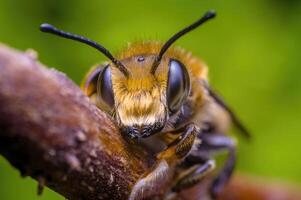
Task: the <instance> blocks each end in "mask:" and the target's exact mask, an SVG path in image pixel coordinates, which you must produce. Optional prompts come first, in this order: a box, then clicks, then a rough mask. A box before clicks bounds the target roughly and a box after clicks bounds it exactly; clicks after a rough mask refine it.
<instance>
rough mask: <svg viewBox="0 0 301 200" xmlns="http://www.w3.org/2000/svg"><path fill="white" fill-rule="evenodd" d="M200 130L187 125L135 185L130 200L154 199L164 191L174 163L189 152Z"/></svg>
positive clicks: (170, 177)
mask: <svg viewBox="0 0 301 200" xmlns="http://www.w3.org/2000/svg"><path fill="white" fill-rule="evenodd" d="M198 131H199V130H198V128H197V127H196V126H195V125H192V124H190V125H187V126H186V129H185V131H184V132H183V133H181V134H180V136H179V137H178V138H176V139H175V140H174V141H173V142H172V143H171V144H169V145H168V146H167V148H166V149H165V150H164V151H162V152H160V153H159V154H158V155H157V162H156V164H155V165H154V166H153V167H152V169H151V170H150V171H149V172H147V173H146V174H145V175H144V176H143V178H141V179H140V180H139V181H138V182H137V183H136V184H135V185H134V186H133V188H132V191H131V194H130V197H129V200H137V199H146V198H151V199H154V198H155V197H156V195H157V196H160V195H161V194H162V193H164V192H165V190H164V188H166V187H167V186H168V185H169V184H170V182H171V180H172V176H173V171H172V170H173V169H174V167H173V165H175V164H176V163H177V162H176V161H178V160H180V159H182V158H184V157H185V156H186V155H187V154H188V153H189V151H190V150H191V148H192V145H193V143H194V140H195V137H196V135H197V133H198Z"/></svg>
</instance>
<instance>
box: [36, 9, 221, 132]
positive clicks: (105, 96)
mask: <svg viewBox="0 0 301 200" xmlns="http://www.w3.org/2000/svg"><path fill="white" fill-rule="evenodd" d="M214 16H215V12H212V11H210V12H207V13H206V14H205V15H204V16H203V17H202V18H201V19H199V20H198V21H196V22H194V23H193V24H191V25H190V26H188V27H185V28H184V29H182V30H181V31H179V32H177V33H176V34H174V35H173V36H172V37H171V38H170V39H169V40H168V41H167V42H166V43H164V45H162V46H160V48H159V49H157V48H144V46H142V48H137V49H136V50H129V51H126V53H124V54H132V55H130V56H125V57H123V58H121V59H120V60H119V59H116V58H115V57H114V56H113V55H112V54H111V53H110V52H109V51H108V50H107V49H106V48H104V47H103V46H102V45H100V44H98V43H96V42H94V41H92V40H90V39H87V38H85V37H83V36H80V35H75V34H72V33H68V32H64V31H62V30H59V29H57V28H56V27H53V26H52V25H49V24H42V25H41V26H40V29H41V31H43V32H47V33H51V34H55V35H58V36H60V37H64V38H67V39H72V40H76V41H79V42H82V43H85V44H87V45H89V46H91V47H94V48H95V49H97V50H99V51H100V52H101V53H103V54H104V55H105V56H106V57H107V58H109V59H110V61H111V64H110V65H108V66H107V67H105V68H104V69H103V70H102V71H101V72H100V75H99V78H98V81H97V95H98V99H99V102H100V104H101V107H102V105H103V104H105V106H104V107H102V108H105V109H107V108H109V109H111V110H113V111H114V113H115V115H114V116H115V117H116V120H117V122H118V123H119V125H120V127H121V129H122V130H123V131H124V132H125V133H127V134H128V135H130V136H132V137H148V136H150V135H152V134H153V133H156V132H158V131H160V130H161V129H162V128H164V125H165V123H166V122H167V120H168V118H169V117H170V116H171V115H175V113H179V112H178V111H179V110H180V108H181V107H182V105H183V102H184V101H185V99H186V98H187V96H188V94H189V90H190V78H189V75H188V72H187V70H186V66H184V64H183V63H182V62H181V59H179V60H176V59H174V57H175V55H167V56H164V55H166V54H168V52H167V51H168V49H169V48H170V47H171V45H172V44H173V43H174V42H175V41H176V40H177V39H179V38H180V37H182V36H183V35H185V34H186V33H188V32H190V31H192V30H194V29H195V28H197V27H198V26H200V25H201V24H203V23H204V22H206V21H207V20H209V19H212V18H213V17H214ZM146 47H147V46H146ZM149 47H151V45H149ZM135 51H138V52H137V53H135V54H133V53H134V52H135ZM186 59H187V57H186ZM194 76H196V75H194ZM192 77H193V76H192ZM92 88H93V87H92Z"/></svg>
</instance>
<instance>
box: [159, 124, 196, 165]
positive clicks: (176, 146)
mask: <svg viewBox="0 0 301 200" xmlns="http://www.w3.org/2000/svg"><path fill="white" fill-rule="evenodd" d="M182 129H184V132H182V133H181V135H180V136H179V137H178V138H176V139H175V140H174V141H173V142H172V143H170V144H169V145H168V146H167V148H166V149H165V150H164V151H162V152H161V153H159V154H158V155H157V158H158V159H166V160H168V161H173V160H177V159H182V158H184V157H185V156H186V155H187V154H188V153H189V151H190V150H191V148H192V146H193V143H194V141H195V138H196V135H197V133H198V132H199V128H198V127H196V126H195V125H194V124H188V125H186V126H185V127H184V128H181V129H179V130H178V131H177V132H180V131H182Z"/></svg>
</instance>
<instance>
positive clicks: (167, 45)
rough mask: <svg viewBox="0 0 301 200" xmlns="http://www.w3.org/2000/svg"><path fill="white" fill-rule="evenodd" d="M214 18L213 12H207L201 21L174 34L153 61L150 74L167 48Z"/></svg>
mask: <svg viewBox="0 0 301 200" xmlns="http://www.w3.org/2000/svg"><path fill="white" fill-rule="evenodd" d="M215 16H216V13H215V11H213V10H210V11H208V12H207V13H206V14H205V15H204V16H203V17H202V18H201V19H199V20H198V21H196V22H194V23H193V24H191V25H190V26H187V27H185V28H184V29H182V30H180V31H179V32H177V33H176V34H174V35H173V36H172V37H171V38H170V39H169V40H168V41H167V42H166V43H165V44H164V45H163V46H162V48H161V50H160V53H159V54H158V56H157V57H156V58H155V61H154V63H153V66H152V68H151V73H152V74H155V72H156V70H157V68H158V66H159V64H160V62H161V60H162V57H163V55H164V54H165V52H166V51H167V50H168V48H169V47H170V46H171V45H172V44H173V43H174V42H175V41H176V40H177V39H179V38H180V37H182V36H183V35H185V34H186V33H188V32H190V31H192V30H194V29H195V28H197V27H199V26H200V25H202V24H203V23H204V22H206V21H208V20H209V19H212V18H214V17H215Z"/></svg>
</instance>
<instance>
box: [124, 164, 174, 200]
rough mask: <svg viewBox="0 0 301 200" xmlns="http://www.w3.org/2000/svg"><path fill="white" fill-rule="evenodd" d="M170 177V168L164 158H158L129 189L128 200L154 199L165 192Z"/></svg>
mask: <svg viewBox="0 0 301 200" xmlns="http://www.w3.org/2000/svg"><path fill="white" fill-rule="evenodd" d="M171 178H172V170H171V167H170V166H169V164H168V163H167V162H166V161H165V160H158V161H157V162H156V163H155V164H154V166H153V167H152V168H151V169H150V170H149V172H147V173H145V175H144V176H143V177H142V178H141V179H139V180H138V181H137V182H136V183H135V185H134V186H133V188H132V190H131V194H130V196H129V198H128V200H140V199H156V198H157V197H158V196H160V195H163V194H164V193H165V190H164V189H165V188H166V187H167V186H168V184H169V182H170V180H171Z"/></svg>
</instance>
